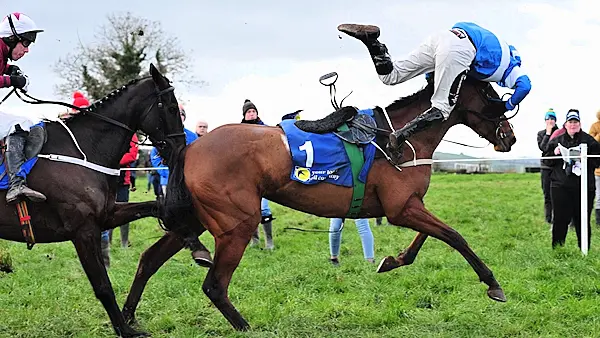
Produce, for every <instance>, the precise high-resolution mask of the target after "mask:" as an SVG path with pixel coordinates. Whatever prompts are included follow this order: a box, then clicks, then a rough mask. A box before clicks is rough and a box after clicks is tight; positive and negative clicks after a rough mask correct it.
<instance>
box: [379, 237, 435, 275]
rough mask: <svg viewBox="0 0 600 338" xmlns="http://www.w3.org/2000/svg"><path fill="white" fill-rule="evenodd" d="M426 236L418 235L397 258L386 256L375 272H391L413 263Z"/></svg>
mask: <svg viewBox="0 0 600 338" xmlns="http://www.w3.org/2000/svg"><path fill="white" fill-rule="evenodd" d="M427 237H429V236H427V235H425V234H423V233H420V232H419V233H418V234H417V236H415V238H414V239H413V240H412V242H410V245H409V246H408V248H406V249H404V251H402V252H401V253H400V254H398V257H393V256H387V257H385V258H384V259H383V260H382V261H381V263H379V267H378V268H377V272H386V271H390V270H393V269H395V268H399V267H401V266H404V265H410V264H412V263H413V262H414V261H415V258H416V257H417V254H418V253H419V250H421V247H422V246H423V244H424V243H425V240H426V239H427Z"/></svg>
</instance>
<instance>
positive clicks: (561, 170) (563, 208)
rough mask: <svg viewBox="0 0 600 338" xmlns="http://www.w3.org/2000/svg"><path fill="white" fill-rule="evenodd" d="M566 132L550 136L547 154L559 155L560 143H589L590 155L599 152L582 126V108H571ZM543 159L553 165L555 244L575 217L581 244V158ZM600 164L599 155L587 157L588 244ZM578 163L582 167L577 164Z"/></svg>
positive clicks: (561, 241) (562, 239) (599, 146)
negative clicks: (596, 174)
mask: <svg viewBox="0 0 600 338" xmlns="http://www.w3.org/2000/svg"><path fill="white" fill-rule="evenodd" d="M565 120H566V122H565V132H564V133H563V134H560V135H558V136H556V137H555V138H552V139H550V141H549V142H548V146H547V147H546V151H545V152H544V156H557V155H560V149H559V147H558V145H559V144H560V145H561V146H563V147H565V148H567V149H568V148H573V147H578V146H579V145H581V144H582V143H586V144H587V146H588V155H600V143H598V142H597V141H596V140H595V139H594V138H593V137H592V136H591V135H590V134H588V133H586V132H584V131H583V130H581V122H580V117H579V111H578V110H577V109H571V110H569V112H568V113H567V117H566V119H565ZM544 162H545V163H546V164H547V165H548V166H550V167H551V168H552V173H551V174H550V189H551V196H552V212H553V215H554V216H553V220H552V247H555V246H557V245H560V246H562V245H564V244H565V239H566V237H567V230H568V226H569V222H570V221H571V219H572V220H573V227H574V228H575V231H576V233H577V243H578V245H579V247H580V248H581V234H580V231H581V193H580V192H581V176H580V175H581V172H580V171H579V169H580V166H581V160H580V159H578V158H575V159H571V160H569V161H568V162H567V161H566V160H563V159H546V160H544ZM598 165H599V158H597V157H590V158H588V168H587V177H586V178H585V179H586V183H587V187H588V201H587V203H588V204H587V205H588V210H587V211H588V215H587V227H588V234H590V236H589V237H588V247H589V244H590V238H591V227H590V215H591V213H592V209H593V207H594V204H593V202H594V190H595V180H594V169H595V168H597V167H598ZM578 167H579V168H578Z"/></svg>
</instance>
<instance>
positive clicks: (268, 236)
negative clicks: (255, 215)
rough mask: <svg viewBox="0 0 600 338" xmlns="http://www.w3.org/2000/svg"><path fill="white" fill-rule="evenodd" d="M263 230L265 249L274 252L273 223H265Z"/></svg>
mask: <svg viewBox="0 0 600 338" xmlns="http://www.w3.org/2000/svg"><path fill="white" fill-rule="evenodd" d="M263 229H264V230H265V249H267V250H273V249H275V245H273V223H271V221H269V222H266V223H263Z"/></svg>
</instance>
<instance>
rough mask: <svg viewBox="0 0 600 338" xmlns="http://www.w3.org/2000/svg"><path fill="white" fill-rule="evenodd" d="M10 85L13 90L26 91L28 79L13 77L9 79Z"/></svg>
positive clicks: (21, 76) (18, 76)
mask: <svg viewBox="0 0 600 338" xmlns="http://www.w3.org/2000/svg"><path fill="white" fill-rule="evenodd" d="M10 84H11V85H12V86H13V87H15V88H18V89H21V90H23V91H27V86H28V85H29V79H28V78H27V76H25V75H13V76H11V77H10Z"/></svg>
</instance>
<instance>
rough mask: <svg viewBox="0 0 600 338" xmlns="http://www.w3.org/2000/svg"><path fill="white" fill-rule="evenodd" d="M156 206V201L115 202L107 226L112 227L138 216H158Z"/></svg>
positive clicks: (136, 218)
mask: <svg viewBox="0 0 600 338" xmlns="http://www.w3.org/2000/svg"><path fill="white" fill-rule="evenodd" d="M157 208H158V206H157V203H156V201H148V202H134V203H115V208H114V213H113V216H112V218H111V219H110V221H109V222H108V226H109V227H110V229H112V228H116V227H118V226H121V225H123V224H126V223H129V222H133V221H135V220H138V219H140V218H145V217H150V216H153V217H158V215H157V212H158V211H157V210H158V209H157Z"/></svg>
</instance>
